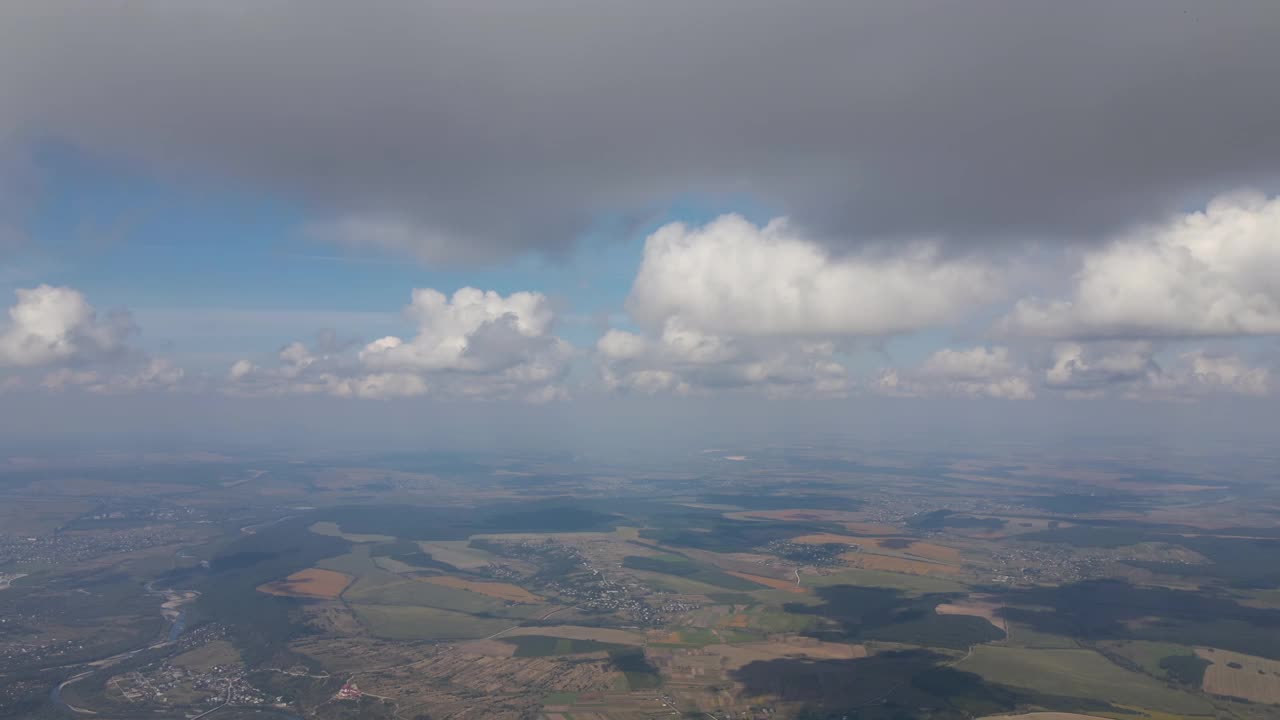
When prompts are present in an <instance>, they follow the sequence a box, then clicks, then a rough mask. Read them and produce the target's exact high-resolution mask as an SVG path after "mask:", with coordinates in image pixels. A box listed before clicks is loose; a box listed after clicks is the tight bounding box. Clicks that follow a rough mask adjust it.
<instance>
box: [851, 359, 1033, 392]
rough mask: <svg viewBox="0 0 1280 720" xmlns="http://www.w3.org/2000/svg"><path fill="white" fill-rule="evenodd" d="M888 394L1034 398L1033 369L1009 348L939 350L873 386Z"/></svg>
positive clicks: (886, 373) (883, 375)
mask: <svg viewBox="0 0 1280 720" xmlns="http://www.w3.org/2000/svg"><path fill="white" fill-rule="evenodd" d="M872 389H873V390H874V391H876V392H879V393H881V394H885V395H895V396H906V397H926V396H951V397H986V398H997V399H1002V400H1030V399H1032V398H1034V397H1035V391H1034V389H1033V387H1032V382H1031V374H1030V371H1029V370H1028V369H1027V368H1026V367H1025V366H1022V365H1020V364H1018V363H1015V362H1014V361H1013V360H1012V359H1010V357H1009V350H1008V348H1004V347H993V348H986V347H975V348H970V349H967V350H952V349H949V348H946V349H942V350H939V351H937V352H935V353H933V354H932V355H930V356H929V357H928V358H926V359H925V361H924V362H923V363H922V364H921V365H920V367H918V368H916V369H914V370H906V371H904V370H886V371H883V372H882V373H881V374H880V376H879V377H878V378H877V379H876V381H875V382H874V383H873V385H872Z"/></svg>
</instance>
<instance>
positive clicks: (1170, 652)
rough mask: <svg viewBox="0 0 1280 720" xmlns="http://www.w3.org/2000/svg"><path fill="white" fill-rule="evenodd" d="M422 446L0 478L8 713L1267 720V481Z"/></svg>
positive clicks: (829, 450)
mask: <svg viewBox="0 0 1280 720" xmlns="http://www.w3.org/2000/svg"><path fill="white" fill-rule="evenodd" d="M1032 457H1033V456H1031V455H1030V454H1028V455H1026V456H1023V455H1020V454H1019V452H1018V451H1017V450H1016V449H1015V450H1008V451H1005V452H1002V453H1001V454H999V455H992V456H988V457H983V456H979V455H976V454H974V453H972V452H956V453H954V454H949V453H943V452H939V453H935V454H918V453H917V454H913V453H908V452H890V451H876V452H865V451H861V452H860V451H854V450H851V449H849V448H842V447H834V446H833V447H821V446H806V447H787V446H779V447H774V448H752V449H750V450H746V449H706V450H702V451H698V452H690V453H688V454H686V455H684V456H682V457H678V458H674V459H670V460H669V461H665V462H663V463H658V462H657V461H656V460H653V459H644V460H630V461H620V460H609V461H606V460H591V459H585V458H568V457H556V456H547V457H540V456H537V455H535V454H513V455H511V456H509V457H495V456H480V455H477V456H468V455H466V454H452V453H449V454H446V453H438V454H431V453H424V454H420V455H412V454H404V455H390V456H371V457H363V458H358V459H354V460H350V461H336V460H334V459H304V458H290V457H258V458H252V459H239V458H231V457H222V456H201V457H172V458H163V459H153V460H149V461H146V462H133V461H129V462H126V461H120V460H115V461H103V462H99V463H95V464H82V465H80V466H68V465H64V466H57V465H48V466H40V465H38V464H36V465H28V466H15V465H14V464H12V463H11V464H10V465H9V466H8V467H6V468H5V469H4V471H3V473H0V493H2V500H0V512H3V517H2V518H0V529H2V531H3V537H2V538H0V579H2V580H3V584H2V585H0V678H3V682H2V683H0V686H2V688H3V689H2V690H0V716H2V717H9V718H58V717H62V718H69V717H86V718H87V717H94V718H104V719H105V718H119V719H126V718H143V717H145V718H175V719H178V718H185V719H188V720H189V719H192V718H205V717H210V718H213V719H214V720H232V719H245V718H262V719H264V720H265V719H267V718H279V719H282V720H286V719H296V718H317V719H332V720H337V719H338V718H385V719H387V720H427V719H428V718H430V719H439V718H468V719H475V720H480V719H482V718H503V719H510V720H516V719H529V720H535V719H538V720H614V719H617V720H622V719H629V718H664V717H672V718H711V719H717V720H729V719H730V718H737V719H745V718H775V717H777V718H865V719H867V720H881V719H883V720H889V719H896V718H914V717H921V718H939V719H943V720H951V719H956V720H959V719H960V718H980V717H1004V716H1012V717H1020V718H1029V719H1041V720H1065V719H1070V718H1076V719H1079V718H1111V719H1113V720H1148V719H1149V720H1194V719H1197V718H1203V719H1206V720H1207V719H1208V718H1234V719H1237V720H1262V719H1264V718H1273V717H1278V716H1280V492H1278V491H1277V488H1276V487H1275V486H1274V483H1273V482H1271V481H1272V479H1273V478H1271V477H1268V473H1269V472H1271V471H1270V470H1268V469H1267V467H1266V464H1265V463H1261V462H1256V461H1246V460H1240V459H1236V460H1231V459H1224V458H1203V457H1199V458H1198V457H1190V456H1188V457H1178V458H1166V459H1163V460H1159V459H1152V458H1144V459H1141V460H1139V459H1137V458H1133V457H1126V456H1125V454H1124V453H1122V452H1117V453H1116V454H1114V455H1112V456H1108V457H1100V458H1098V459H1094V460H1082V459H1080V458H1078V457H1071V458H1068V457H1063V458H1061V459H1052V458H1050V459H1046V458H1045V457H1043V455H1042V454H1038V455H1036V456H1034V457H1035V459H1032Z"/></svg>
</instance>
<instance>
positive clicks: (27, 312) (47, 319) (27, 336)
mask: <svg viewBox="0 0 1280 720" xmlns="http://www.w3.org/2000/svg"><path fill="white" fill-rule="evenodd" d="M17 298H18V300H17V303H16V304H14V305H13V306H12V307H10V308H9V322H8V324H7V325H5V326H3V327H0V366H6V365H7V366H11V367H13V366H16V367H36V366H42V365H54V364H60V363H76V362H89V361H93V360H96V359H99V358H101V357H102V356H105V355H112V354H116V353H120V352H122V351H123V350H124V349H125V345H126V342H127V340H128V339H129V336H130V335H131V334H132V333H133V331H134V327H133V323H132V322H131V321H130V319H129V317H128V315H126V314H123V313H120V314H113V315H109V316H107V317H105V318H103V317H99V316H98V312H97V311H96V310H95V309H94V308H93V306H92V305H90V304H89V303H88V302H87V301H86V300H85V298H84V295H82V294H81V293H80V292H79V291H78V290H74V289H72V288H69V287H53V286H51V285H40V286H38V287H34V288H29V289H20V290H18V291H17Z"/></svg>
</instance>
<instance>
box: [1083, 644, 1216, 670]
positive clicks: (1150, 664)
mask: <svg viewBox="0 0 1280 720" xmlns="http://www.w3.org/2000/svg"><path fill="white" fill-rule="evenodd" d="M1098 647H1099V648H1100V649H1101V650H1102V651H1103V652H1105V653H1107V654H1109V655H1119V656H1120V657H1122V658H1124V659H1125V660H1128V661H1129V662H1132V663H1133V664H1134V665H1137V666H1138V667H1140V668H1142V671H1143V672H1145V673H1147V674H1148V675H1152V676H1155V677H1158V678H1164V677H1165V676H1166V672H1165V669H1164V668H1162V667H1160V661H1161V660H1163V659H1164V658H1167V657H1170V656H1178V655H1183V656H1186V655H1195V650H1194V649H1192V648H1191V647H1190V646H1187V645H1176V644H1174V643H1164V642H1149V641H1146V640H1108V641H1104V642H1101V643H1098Z"/></svg>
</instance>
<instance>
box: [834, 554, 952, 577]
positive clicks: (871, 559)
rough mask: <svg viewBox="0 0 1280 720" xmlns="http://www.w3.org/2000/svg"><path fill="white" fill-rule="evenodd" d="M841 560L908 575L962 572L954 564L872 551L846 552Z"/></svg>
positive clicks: (944, 574) (941, 574)
mask: <svg viewBox="0 0 1280 720" xmlns="http://www.w3.org/2000/svg"><path fill="white" fill-rule="evenodd" d="M840 559H841V560H844V561H845V562H847V563H849V564H850V565H852V566H854V567H857V568H862V569H864V570H882V571H885V572H895V573H905V574H907V575H925V576H944V577H945V576H949V575H958V574H960V568H958V567H955V566H953V565H943V564H941V563H934V562H926V561H924V560H910V559H908V558H902V557H894V556H890V555H873V554H870V553H860V552H853V553H844V554H842V555H841V556H840Z"/></svg>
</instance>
